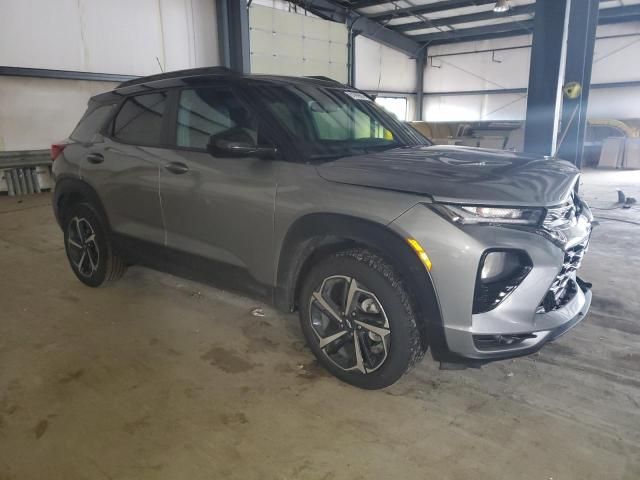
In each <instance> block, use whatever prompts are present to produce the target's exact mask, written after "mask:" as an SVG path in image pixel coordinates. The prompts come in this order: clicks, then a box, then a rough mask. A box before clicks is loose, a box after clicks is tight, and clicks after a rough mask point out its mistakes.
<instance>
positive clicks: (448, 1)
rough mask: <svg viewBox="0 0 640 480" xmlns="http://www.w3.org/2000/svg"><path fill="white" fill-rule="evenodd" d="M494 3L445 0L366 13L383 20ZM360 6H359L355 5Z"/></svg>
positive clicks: (484, 0)
mask: <svg viewBox="0 0 640 480" xmlns="http://www.w3.org/2000/svg"><path fill="white" fill-rule="evenodd" d="M490 3H496V2H495V0H473V1H470V0H445V1H440V2H435V3H428V4H426V5H415V6H413V7H406V8H396V9H394V10H386V11H384V12H379V13H370V14H369V15H367V16H368V17H369V18H371V19H372V20H376V21H378V22H384V21H386V20H391V19H392V18H401V17H412V16H414V15H428V14H430V13H437V12H444V11H447V10H453V9H454V8H462V7H477V6H479V5H488V4H490ZM355 8H360V7H355Z"/></svg>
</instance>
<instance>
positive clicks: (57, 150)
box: [51, 143, 67, 161]
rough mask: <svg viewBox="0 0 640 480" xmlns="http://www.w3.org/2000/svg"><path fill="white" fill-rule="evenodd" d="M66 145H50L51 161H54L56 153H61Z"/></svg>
mask: <svg viewBox="0 0 640 480" xmlns="http://www.w3.org/2000/svg"><path fill="white" fill-rule="evenodd" d="M66 146H67V145H66V144H65V143H54V144H52V145H51V161H54V160H55V159H56V158H58V155H60V154H61V153H62V151H63V150H64V147H66Z"/></svg>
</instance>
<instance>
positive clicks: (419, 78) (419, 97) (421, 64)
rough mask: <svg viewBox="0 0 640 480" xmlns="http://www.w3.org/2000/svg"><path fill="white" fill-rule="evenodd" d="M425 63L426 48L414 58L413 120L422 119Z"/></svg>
mask: <svg viewBox="0 0 640 480" xmlns="http://www.w3.org/2000/svg"><path fill="white" fill-rule="evenodd" d="M426 64H427V49H426V48H425V49H424V50H423V51H422V52H420V55H418V57H417V58H416V113H415V117H414V119H415V120H418V121H420V120H422V108H423V103H424V102H423V99H424V71H425V68H426V66H427V65H426Z"/></svg>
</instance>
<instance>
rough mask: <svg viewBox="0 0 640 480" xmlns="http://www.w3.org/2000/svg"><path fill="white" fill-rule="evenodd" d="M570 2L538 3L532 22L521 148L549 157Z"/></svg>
mask: <svg viewBox="0 0 640 480" xmlns="http://www.w3.org/2000/svg"><path fill="white" fill-rule="evenodd" d="M570 1H571V0H538V1H537V2H536V14H535V19H534V30H533V44H532V48H531V64H530V67H529V88H528V99H527V113H526V124H525V131H524V149H525V151H526V152H531V153H538V154H541V155H553V154H554V153H555V149H556V139H557V133H558V126H559V118H560V108H561V104H562V102H561V100H562V84H563V79H564V58H565V53H566V33H567V32H566V30H567V28H566V27H567V20H568V18H567V17H568V15H567V10H568V7H569V3H570Z"/></svg>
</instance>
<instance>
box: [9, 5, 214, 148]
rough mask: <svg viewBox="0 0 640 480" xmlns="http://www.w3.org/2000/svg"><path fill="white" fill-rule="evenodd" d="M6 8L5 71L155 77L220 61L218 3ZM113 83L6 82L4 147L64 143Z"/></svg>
mask: <svg viewBox="0 0 640 480" xmlns="http://www.w3.org/2000/svg"><path fill="white" fill-rule="evenodd" d="M0 3H1V7H0V8H1V12H0V18H2V19H10V20H11V21H3V22H2V28H0V65H3V66H13V67H30V68H44V69H55V70H76V71H86V72H99V73H114V74H124V75H149V74H154V73H159V72H160V71H161V66H162V70H165V71H168V70H177V69H182V68H191V67H198V66H207V65H217V64H218V63H219V62H218V60H219V58H218V45H217V42H218V39H217V32H216V17H215V2H214V1H213V0H190V1H184V0H135V1H133V2H132V1H130V0H109V1H104V0H56V1H51V0H30V1H24V0H0ZM17 42H19V47H17ZM114 85H115V84H113V83H109V82H87V81H76V80H50V79H35V78H34V79H27V78H18V77H6V76H5V77H0V105H1V106H2V108H0V150H21V149H39V148H47V147H48V146H49V145H50V144H51V143H52V142H55V141H57V140H60V139H62V138H65V137H66V136H68V134H69V133H70V132H71V130H72V129H73V127H74V126H75V124H76V122H77V121H78V119H79V118H80V115H81V114H82V112H83V111H84V108H85V106H86V103H87V100H88V98H89V97H90V96H91V95H94V94H96V93H99V92H102V91H106V90H109V89H110V88H113V86H114ZM25 126H28V128H23V127H25Z"/></svg>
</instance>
